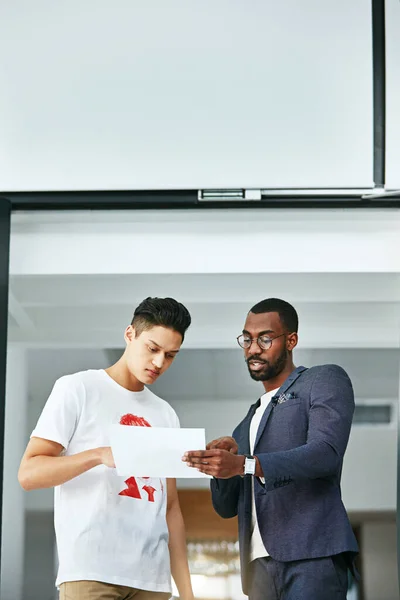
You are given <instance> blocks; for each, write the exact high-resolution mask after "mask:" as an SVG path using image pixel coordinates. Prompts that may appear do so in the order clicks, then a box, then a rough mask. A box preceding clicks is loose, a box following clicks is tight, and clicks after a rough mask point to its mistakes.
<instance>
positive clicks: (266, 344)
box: [236, 333, 287, 350]
mask: <svg viewBox="0 0 400 600" xmlns="http://www.w3.org/2000/svg"><path fill="white" fill-rule="evenodd" d="M283 335H287V334H286V333H281V334H280V335H277V336H276V337H274V338H270V337H269V336H268V335H259V336H258V337H257V338H251V337H250V336H249V335H246V334H245V333H242V335H239V336H238V337H237V338H236V340H237V343H238V344H239V346H240V347H241V348H243V349H244V350H248V349H249V348H250V346H251V344H252V343H253V342H257V344H258V346H259V347H260V348H261V350H268V349H269V348H271V346H272V342H273V341H274V340H277V339H278V338H280V337H282V336H283Z"/></svg>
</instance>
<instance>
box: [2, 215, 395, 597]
mask: <svg viewBox="0 0 400 600" xmlns="http://www.w3.org/2000/svg"><path fill="white" fill-rule="evenodd" d="M327 216H328V217H329V218H327ZM354 216H355V215H354V214H352V213H351V212H350V213H346V212H343V211H336V210H332V211H328V212H326V211H308V212H306V213H304V212H302V211H298V212H296V211H294V212H290V213H289V212H288V213H285V218H284V219H282V215H281V213H280V211H270V212H269V213H268V221H267V222H266V221H265V220H263V219H262V214H261V213H259V212H257V211H254V210H253V211H231V212H230V213H229V218H228V217H227V215H226V214H225V213H224V211H220V212H219V211H217V212H216V211H202V212H201V213H195V214H194V213H190V212H185V211H181V212H179V211H178V212H175V213H174V216H173V217H172V216H171V213H169V212H167V211H157V213H153V212H150V211H149V212H146V211H144V212H140V213H128V212H125V213H122V214H121V213H118V212H111V211H107V212H103V213H102V212H98V213H95V215H94V214H90V213H82V212H80V213H79V214H77V213H73V212H71V213H65V212H63V213H56V214H55V213H40V212H38V213H35V214H34V215H32V214H30V213H29V214H28V213H27V214H23V213H19V214H16V215H14V217H13V219H12V236H11V260H10V267H11V274H10V304H9V311H10V317H9V346H8V357H7V369H8V371H7V395H6V425H5V431H6V440H5V472H4V483H5V485H4V500H3V501H4V507H3V551H4V554H3V585H5V582H6V581H7V578H11V579H12V581H11V585H12V587H13V588H15V572H16V569H17V568H19V570H20V571H19V573H20V577H21V579H20V581H21V586H23V588H22V591H21V597H22V598H45V599H47V598H48V599H49V600H50V598H54V594H55V590H54V575H55V568H56V555H55V545H54V534H53V508H52V507H53V491H52V490H40V491H34V492H29V493H26V492H23V490H22V489H20V488H19V486H18V482H17V480H16V472H17V469H18V464H19V460H20V457H21V455H22V452H23V450H24V448H25V445H26V443H27V440H28V437H29V435H30V433H31V431H32V429H33V428H34V426H35V423H36V420H37V418H38V416H39V414H40V412H41V410H42V408H43V405H44V403H45V401H46V399H47V397H48V395H49V393H50V391H51V388H52V386H53V384H54V381H55V380H56V379H57V378H58V377H60V376H62V375H64V374H66V373H73V372H76V371H79V370H84V369H89V368H92V369H101V368H106V367H107V366H109V365H111V364H113V363H114V362H115V361H116V360H118V358H119V357H120V355H121V353H122V352H123V348H124V341H123V333H124V329H125V327H126V326H127V324H129V323H130V321H131V318H132V314H133V310H134V308H135V306H136V305H137V304H138V303H139V302H140V301H141V300H142V299H143V298H145V297H147V296H148V295H159V296H173V297H175V298H177V299H179V301H181V302H183V303H184V304H185V305H186V306H187V307H188V309H189V310H190V312H191V314H192V318H193V324H192V326H191V327H190V329H189V331H188V333H187V336H186V338H185V342H184V345H183V349H182V351H181V352H180V353H179V356H178V357H177V359H176V361H175V362H174V364H173V365H172V367H171V368H170V370H168V371H167V372H166V373H165V375H164V376H163V377H162V378H160V380H159V381H158V382H157V383H156V384H155V385H154V386H153V387H152V389H153V391H154V392H155V393H156V394H158V395H160V396H161V397H162V398H164V399H166V400H167V401H168V402H170V403H171V405H172V406H173V407H174V409H175V410H176V412H177V413H178V415H179V418H180V421H181V425H182V426H183V427H204V428H205V430H206V437H207V439H208V440H211V439H214V438H215V437H218V436H220V435H230V434H231V432H232V430H233V429H234V427H235V426H236V424H237V423H238V422H239V421H240V420H241V419H242V418H243V417H244V415H245V414H246V413H247V410H248V407H249V405H250V404H251V403H253V402H254V401H255V400H256V399H257V398H258V397H259V396H260V394H261V393H262V389H263V388H262V387H261V384H259V383H256V382H254V381H252V380H251V378H250V377H249V375H248V371H247V367H246V365H245V363H244V359H243V353H242V351H241V349H240V348H239V346H237V343H236V336H237V335H238V334H239V333H240V332H241V330H242V328H243V324H244V320H245V317H246V313H247V311H248V310H249V309H250V307H251V306H252V305H253V304H254V303H255V302H257V301H258V300H261V299H262V298H265V297H269V296H272V295H273V296H276V297H281V298H284V299H285V300H287V301H289V302H291V303H292V304H293V305H294V306H295V307H296V309H297V310H298V313H299V319H300V329H299V340H300V341H299V346H298V349H296V351H295V356H294V358H295V364H296V365H300V364H303V365H306V366H312V365H317V364H323V363H337V364H339V365H341V366H342V367H344V368H345V369H346V370H347V372H348V373H349V375H350V377H351V379H352V382H353V385H354V390H355V396H356V411H355V416H354V424H353V428H352V432H351V437H350V441H349V446H348V450H347V454H346V458H345V462H344V470H343V478H342V481H343V499H344V503H345V505H346V508H347V510H348V512H349V515H350V518H351V522H352V525H353V527H354V531H355V533H356V536H357V538H358V540H359V544H360V548H361V555H360V560H359V569H360V572H361V573H362V581H361V583H360V585H357V586H356V585H355V584H354V586H353V587H352V590H351V592H349V594H351V595H349V598H354V599H355V598H357V599H358V600H360V599H367V600H378V599H380V600H383V599H387V600H389V599H394V598H396V597H397V568H396V520H395V517H396V480H397V474H396V447H397V414H398V400H399V359H400V351H399V338H400V274H399V273H396V272H387V263H388V260H387V255H388V254H390V253H392V252H393V248H392V247H391V236H392V234H393V232H395V231H396V230H397V229H399V228H400V215H399V214H398V213H397V212H389V213H386V212H383V213H374V214H373V215H371V214H370V213H368V212H362V211H358V212H357V221H356V223H354V222H353V219H354ZM78 219H79V223H78V222H77V220H78ZM210 226H212V227H213V228H214V231H213V230H212V229H211V228H210ZM372 228H374V231H375V233H374V239H372V236H371V229H372ZM150 230H153V231H154V230H156V231H157V232H158V233H157V236H158V240H159V241H158V245H157V250H160V251H161V250H162V253H163V256H167V257H168V259H167V260H165V259H164V260H163V261H158V262H153V261H150V262H149V260H148V257H149V254H150V252H149V251H148V246H147V244H146V242H145V240H146V238H147V236H148V235H150ZM285 237H286V238H287V239H289V240H290V243H284V242H283V241H282V240H284V239H285ZM354 237H357V245H354ZM397 239H398V237H397V235H396V243H397ZM160 240H162V242H161V241H160ZM266 240H267V241H268V243H267V244H265V242H266ZM310 242H311V246H312V252H311V253H310V254H309V255H308V256H307V244H309V243H310ZM230 247H232V248H237V252H236V251H233V252H230V251H228V252H224V249H227V248H230ZM215 248H220V249H221V250H219V251H218V252H215ZM33 249H34V250H35V252H33V251H32V250H33ZM380 249H381V250H383V252H381V250H380ZM349 252H351V257H350V258H349V254H348V253H349ZM239 254H240V255H243V259H240V257H239ZM240 260H242V262H243V265H247V272H244V269H243V268H242V267H240V263H239V261H240ZM192 263H195V264H196V266H195V268H196V270H197V273H196V272H195V273H193V272H192V273H186V272H185V271H186V266H185V265H189V264H192ZM324 265H325V268H326V269H329V270H327V271H326V272H322V270H321V267H322V266H324ZM368 265H371V269H372V270H373V272H369V267H368ZM238 266H239V267H240V272H234V271H235V269H236V268H238ZM57 269H58V272H57ZM116 270H117V271H118V274H116V273H115V271H116ZM143 271H145V272H143ZM178 483H179V494H180V499H181V504H182V509H183V513H184V517H185V523H186V528H187V536H188V548H189V556H190V561H191V571H192V574H193V577H194V579H193V580H194V585H195V590H196V597H197V598H207V599H213V598H215V599H216V600H217V599H228V598H232V599H234V598H240V597H242V594H241V588H240V580H239V570H238V569H239V566H238V549H237V543H236V542H237V524H236V519H230V520H223V519H220V518H219V517H218V516H217V515H216V514H215V513H214V511H213V509H212V506H211V501H210V494H209V490H208V481H206V480H199V479H197V480H196V479H195V480H190V479H184V480H180V481H179V482H178ZM7 563H8V568H7ZM4 565H6V566H4ZM6 597H7V596H4V598H6Z"/></svg>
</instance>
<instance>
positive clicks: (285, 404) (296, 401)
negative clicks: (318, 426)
mask: <svg viewBox="0 0 400 600" xmlns="http://www.w3.org/2000/svg"><path fill="white" fill-rule="evenodd" d="M301 403H302V399H301V398H296V399H294V400H286V401H285V402H281V403H280V404H277V405H276V406H275V408H274V410H282V409H284V408H289V407H290V406H296V404H301Z"/></svg>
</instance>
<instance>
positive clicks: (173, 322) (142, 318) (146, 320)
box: [131, 297, 192, 341]
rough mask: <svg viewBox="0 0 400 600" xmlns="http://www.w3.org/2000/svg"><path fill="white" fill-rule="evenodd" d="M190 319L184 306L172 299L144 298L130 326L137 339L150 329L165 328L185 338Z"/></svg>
mask: <svg viewBox="0 0 400 600" xmlns="http://www.w3.org/2000/svg"><path fill="white" fill-rule="evenodd" d="M191 321H192V319H191V317H190V313H189V311H188V309H187V308H186V306H184V305H183V304H181V303H180V302H177V301H176V300H174V298H150V297H149V298H146V299H145V300H143V301H142V302H141V303H140V304H139V306H138V307H137V308H136V309H135V312H134V314H133V318H132V322H131V325H132V326H133V327H134V329H135V335H136V337H138V336H139V335H140V334H141V333H142V332H143V331H146V330H148V329H151V328H152V327H157V326H161V327H167V328H168V329H173V330H174V331H177V332H178V333H180V334H181V336H182V341H183V340H184V338H185V332H186V330H187V328H188V327H189V325H190V323H191Z"/></svg>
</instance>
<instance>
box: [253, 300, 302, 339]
mask: <svg viewBox="0 0 400 600" xmlns="http://www.w3.org/2000/svg"><path fill="white" fill-rule="evenodd" d="M250 312H252V313H254V314H256V315H259V314H261V313H267V312H277V313H278V315H279V318H280V320H281V323H282V325H283V326H284V327H285V329H286V330H287V331H288V332H289V333H294V332H296V333H297V331H298V329H299V317H298V315H297V312H296V310H295V309H294V308H293V306H292V305H291V304H289V302H285V300H280V299H279V298H267V299H266V300H261V302H258V303H257V304H255V305H254V306H253V308H251V309H250Z"/></svg>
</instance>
